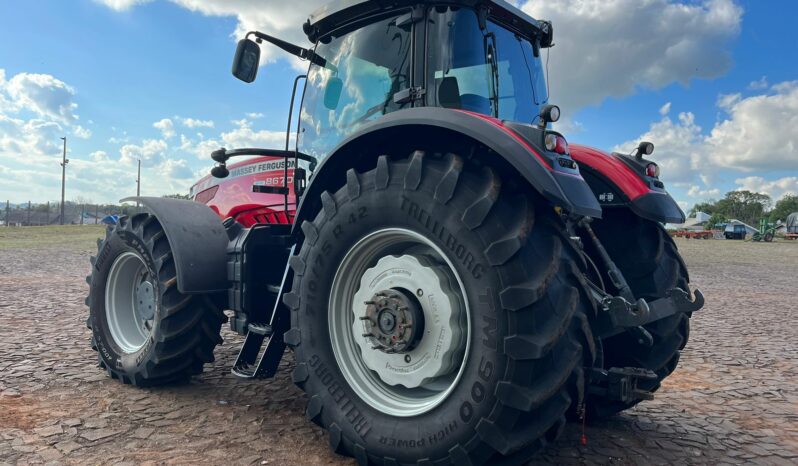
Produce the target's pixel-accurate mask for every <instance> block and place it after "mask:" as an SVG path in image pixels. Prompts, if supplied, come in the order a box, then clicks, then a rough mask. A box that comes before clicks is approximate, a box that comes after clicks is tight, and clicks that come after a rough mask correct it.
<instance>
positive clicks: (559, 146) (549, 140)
mask: <svg viewBox="0 0 798 466" xmlns="http://www.w3.org/2000/svg"><path fill="white" fill-rule="evenodd" d="M545 143H546V150H549V151H551V152H556V153H558V154H561V155H567V154H568V141H566V140H565V138H564V137H562V136H560V135H559V134H554V133H549V134H547V135H546V139H545Z"/></svg>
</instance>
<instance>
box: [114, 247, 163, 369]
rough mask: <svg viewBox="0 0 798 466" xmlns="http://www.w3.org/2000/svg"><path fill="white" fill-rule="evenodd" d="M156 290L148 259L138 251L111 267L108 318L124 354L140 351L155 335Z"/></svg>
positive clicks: (120, 256)
mask: <svg viewBox="0 0 798 466" xmlns="http://www.w3.org/2000/svg"><path fill="white" fill-rule="evenodd" d="M155 306H156V299H155V287H154V286H153V284H152V280H151V278H150V277H149V273H148V271H147V266H146V265H145V264H144V260H143V259H142V258H141V256H139V255H138V254H136V253H134V252H125V253H122V254H120V255H119V256H118V257H117V258H116V259H115V260H114V263H113V264H111V269H110V271H109V272H108V279H107V281H106V286H105V317H106V321H107V322H108V330H109V332H110V333H111V338H112V339H113V340H114V343H116V345H117V346H118V347H119V348H120V349H121V350H122V352H124V353H128V354H130V353H135V352H136V351H138V350H140V349H141V348H142V347H143V346H144V344H145V343H146V342H147V340H148V339H149V337H150V334H151V333H152V324H153V316H154V313H155Z"/></svg>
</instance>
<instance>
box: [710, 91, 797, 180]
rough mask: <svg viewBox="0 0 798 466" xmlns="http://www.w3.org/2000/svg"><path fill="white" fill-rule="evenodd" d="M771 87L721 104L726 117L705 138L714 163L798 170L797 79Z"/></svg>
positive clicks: (729, 165) (746, 167)
mask: <svg viewBox="0 0 798 466" xmlns="http://www.w3.org/2000/svg"><path fill="white" fill-rule="evenodd" d="M771 89H772V92H771V93H768V94H760V95H755V96H751V97H747V98H737V99H733V100H732V101H730V102H725V103H724V105H722V108H723V109H724V110H725V111H726V112H728V116H729V118H728V119H726V120H724V121H721V122H720V123H718V124H716V125H715V127H714V128H713V129H712V132H711V133H710V135H709V137H708V138H707V141H706V142H707V152H708V155H709V157H710V159H711V160H712V161H713V162H714V163H715V164H716V165H718V166H721V167H727V168H734V169H738V170H747V171H750V170H779V169H782V170H796V169H798V81H788V82H783V83H779V84H776V85H774V86H773V87H772V88H771Z"/></svg>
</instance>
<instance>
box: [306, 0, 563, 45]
mask: <svg viewBox="0 0 798 466" xmlns="http://www.w3.org/2000/svg"><path fill="white" fill-rule="evenodd" d="M415 5H442V6H453V7H468V8H474V9H477V8H480V7H485V8H487V10H488V16H489V17H490V18H492V19H495V20H498V21H499V22H501V23H503V24H506V25H508V26H512V27H513V28H514V29H517V30H518V31H519V32H521V33H524V35H527V36H530V37H531V36H536V35H538V34H539V33H540V32H541V30H542V29H545V28H549V27H550V23H548V22H546V21H538V20H536V19H534V18H532V17H531V16H529V15H527V14H526V13H524V12H523V11H521V10H519V9H518V8H516V7H514V6H513V5H511V4H509V3H507V2H505V1H504V0H460V1H442V0H333V1H331V2H330V3H327V4H326V5H324V6H322V7H321V8H319V9H318V10H316V11H315V12H313V14H311V15H310V17H309V18H308V20H307V22H306V23H305V24H304V25H303V30H304V32H305V34H306V35H307V36H308V39H309V40H310V41H311V42H314V43H315V42H316V39H318V38H319V37H321V36H323V35H325V34H327V33H329V32H331V31H333V30H335V29H338V28H339V27H341V26H344V25H346V24H349V23H351V22H353V21H357V20H359V19H362V18H366V17H369V16H372V15H375V14H379V13H382V12H388V11H391V10H397V9H400V8H407V7H412V6H415Z"/></svg>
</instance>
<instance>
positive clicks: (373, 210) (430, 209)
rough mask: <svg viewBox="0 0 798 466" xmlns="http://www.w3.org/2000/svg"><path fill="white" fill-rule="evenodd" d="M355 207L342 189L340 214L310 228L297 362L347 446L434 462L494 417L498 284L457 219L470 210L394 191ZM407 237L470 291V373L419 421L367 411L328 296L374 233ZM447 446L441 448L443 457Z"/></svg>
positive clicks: (477, 243) (373, 194)
mask: <svg viewBox="0 0 798 466" xmlns="http://www.w3.org/2000/svg"><path fill="white" fill-rule="evenodd" d="M363 188H364V189H363V191H364V192H363V193H361V195H360V196H358V197H357V198H355V199H352V200H350V199H349V197H348V196H347V195H346V194H345V191H346V189H345V188H344V189H342V190H340V191H339V192H338V193H337V194H336V195H335V201H336V204H337V206H338V208H337V210H336V213H335V214H334V215H333V216H330V217H328V215H327V213H325V212H322V213H320V214H319V217H317V219H316V220H315V222H314V224H315V225H316V227H317V228H318V237H317V239H316V241H315V242H313V244H308V240H307V239H306V243H305V245H304V246H303V251H302V252H304V254H302V256H304V260H305V263H306V269H305V272H304V275H303V277H302V278H301V284H300V289H299V295H300V296H302V301H301V302H300V306H299V308H298V310H297V311H296V312H294V313H293V316H292V320H293V322H292V323H293V327H294V328H298V329H299V330H300V336H301V344H300V345H299V346H297V347H296V348H295V351H296V353H297V360H298V362H306V363H307V368H308V374H309V377H308V380H307V382H306V384H305V389H306V391H307V392H308V393H309V394H311V395H313V394H317V395H318V396H321V397H322V398H323V403H322V405H323V406H324V411H323V413H322V416H323V417H324V423H325V424H326V425H328V426H329V425H331V424H333V423H335V424H337V426H338V427H339V428H340V429H341V430H342V434H343V437H344V439H347V440H348V441H349V442H353V443H358V444H362V445H364V446H365V449H366V451H368V452H370V453H371V454H374V455H378V456H388V457H390V456H394V457H395V456H397V453H398V452H401V456H402V457H404V458H415V459H418V458H431V457H432V456H433V455H436V454H437V455H440V454H441V452H446V451H447V450H448V449H449V448H450V447H452V446H454V445H456V444H458V443H459V444H465V443H466V442H468V441H469V440H471V438H472V437H473V435H474V430H475V426H476V424H477V423H478V422H479V421H480V419H482V418H483V417H488V416H489V414H490V412H491V410H492V409H493V407H494V404H495V401H496V399H495V396H494V394H493V390H492V388H493V387H495V386H496V384H497V381H498V379H499V378H500V377H501V374H502V373H503V372H504V366H505V365H506V358H505V357H504V356H503V355H501V354H500V352H499V351H498V347H499V344H500V341H499V340H498V336H499V335H502V334H503V333H504V332H503V331H502V329H503V328H505V327H506V322H504V319H503V318H502V313H501V307H500V305H499V303H498V301H497V299H496V296H497V294H498V291H500V290H501V281H500V277H499V275H498V272H497V270H496V269H495V268H493V267H491V266H489V263H488V260H487V259H486V258H485V256H484V254H483V251H484V250H485V248H486V246H487V245H486V244H484V243H483V241H482V239H481V238H480V236H479V235H478V234H477V233H475V232H474V231H471V230H469V229H468V228H467V227H466V226H465V225H463V224H462V222H461V220H460V218H461V216H462V211H463V209H464V208H465V207H467V206H459V205H456V203H457V197H455V198H453V199H452V201H451V202H450V203H448V204H446V205H444V204H441V203H439V202H437V201H433V200H432V199H433V193H431V192H428V191H411V190H403V189H402V188H401V186H398V185H396V184H390V185H389V186H388V188H387V189H384V190H374V189H373V188H371V189H369V187H368V186H365V185H364V186H363ZM384 228H402V229H406V230H411V231H413V232H416V233H419V234H422V235H424V236H425V237H426V238H429V240H431V241H432V242H433V243H434V244H435V245H436V246H437V247H438V248H440V250H441V251H443V252H444V253H445V254H446V255H447V256H448V260H449V261H450V262H451V263H452V264H454V267H455V272H456V273H457V275H458V276H459V278H460V280H461V281H462V285H463V286H464V289H465V290H466V299H467V302H468V309H469V311H468V312H469V319H470V325H471V334H470V337H469V338H470V340H469V350H468V354H467V358H466V361H465V364H466V367H465V369H464V371H463V373H462V374H461V377H460V379H459V381H458V382H457V385H456V387H454V389H453V391H452V392H451V393H450V394H449V395H448V396H447V398H446V399H444V400H443V401H442V402H441V403H440V404H439V405H438V406H436V407H435V408H433V409H432V410H430V411H427V412H425V413H422V414H419V415H417V416H413V417H403V418H399V417H392V416H389V415H386V414H384V413H382V412H380V411H378V410H376V409H374V408H373V407H371V406H370V405H369V404H367V403H366V402H364V401H363V400H362V399H360V397H359V396H358V395H357V394H356V393H355V392H354V391H353V390H352V389H351V388H350V386H349V384H348V382H347V381H346V379H345V378H344V376H343V375H342V373H341V371H340V369H339V368H338V363H337V361H336V357H335V355H334V353H333V351H332V346H331V342H330V336H329V334H330V332H329V323H328V315H327V312H328V308H329V296H330V290H331V285H332V281H333V277H334V276H335V274H336V271H337V266H338V264H340V262H341V260H342V259H343V257H344V256H345V254H346V253H347V252H348V251H349V249H350V248H351V247H352V246H353V245H354V244H356V243H357V242H358V241H359V240H360V239H362V238H363V237H365V236H367V235H368V234H370V233H373V232H375V231H378V230H380V229H384ZM444 445H445V448H442V447H443V446H444Z"/></svg>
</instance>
